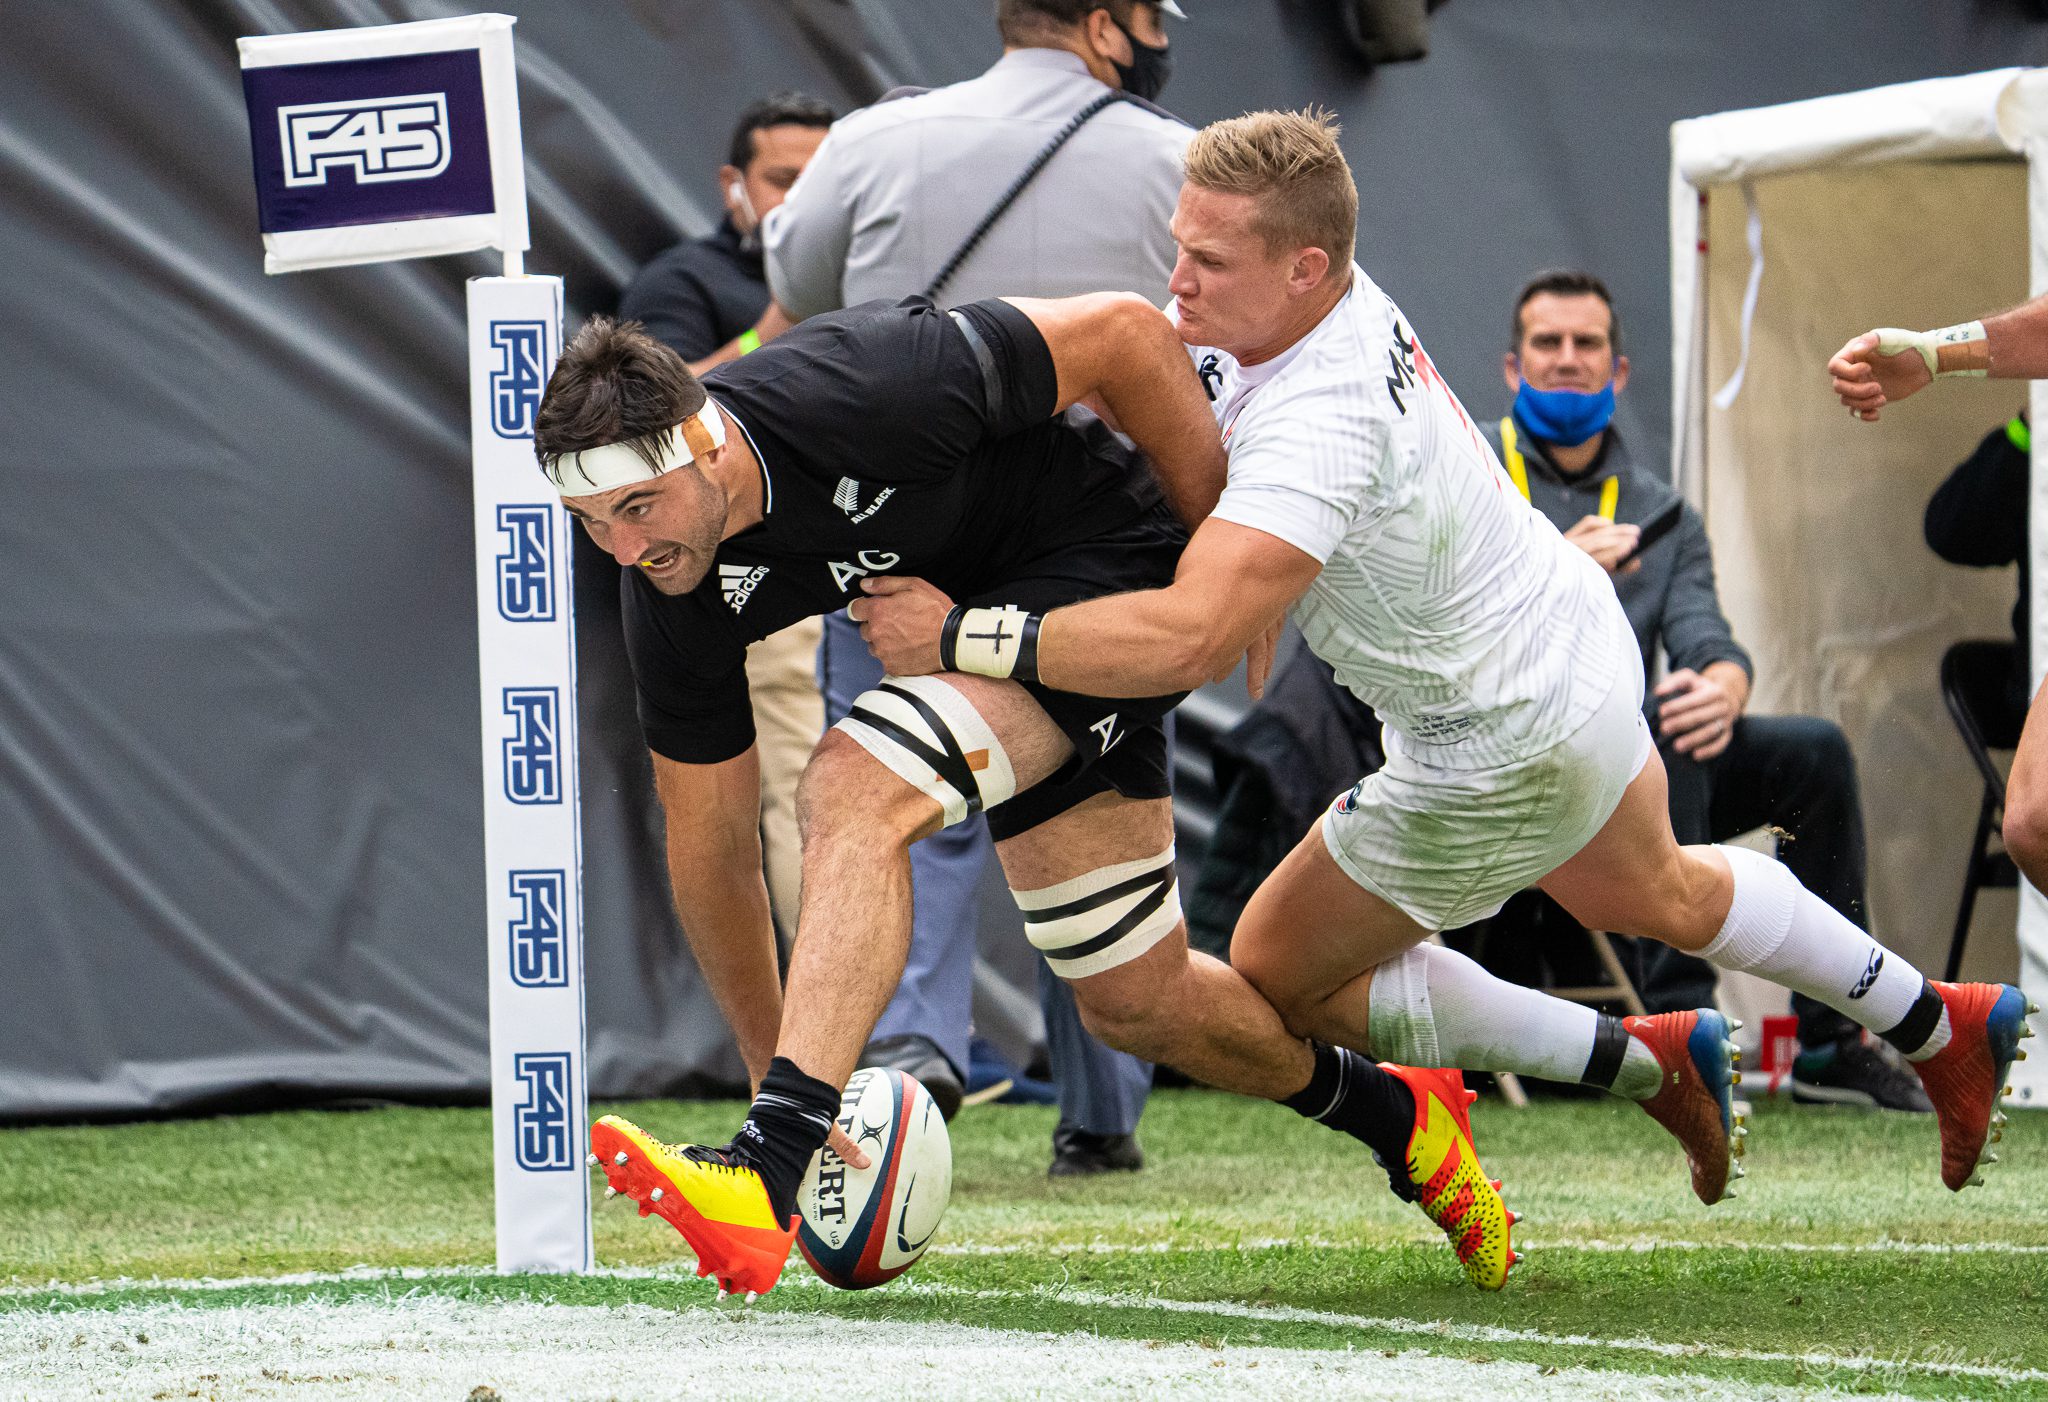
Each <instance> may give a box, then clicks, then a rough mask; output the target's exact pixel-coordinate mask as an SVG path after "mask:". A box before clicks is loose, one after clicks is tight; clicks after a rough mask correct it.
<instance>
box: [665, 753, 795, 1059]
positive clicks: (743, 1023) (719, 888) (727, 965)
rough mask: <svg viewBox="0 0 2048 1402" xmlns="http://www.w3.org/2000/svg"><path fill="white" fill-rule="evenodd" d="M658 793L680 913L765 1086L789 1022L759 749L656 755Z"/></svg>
mask: <svg viewBox="0 0 2048 1402" xmlns="http://www.w3.org/2000/svg"><path fill="white" fill-rule="evenodd" d="M654 792H655V794H656V796H657V797H659V798H660V800H661V810H662V813H663V815H664V816H665V817H666V818H667V820H668V840H667V848H668V878H669V888H670V890H671V891H672V892H673V893H674V896H675V903H676V914H677V915H678V916H679V917H681V920H682V925H683V934H684V936H685V937H686V938H687V939H688V940H689V942H690V952H691V953H692V954H694V955H696V957H697V967H698V968H700V969H701V970H703V973H704V981H705V982H706V983H708V984H709V985H711V996H712V997H713V998H714V999H716V1000H717V1002H718V1010H719V1011H720V1012H722V1013H724V1014H725V1020H726V1022H727V1023H728V1024H729V1025H730V1026H731V1027H732V1032H733V1036H734V1038H735V1039H736V1040H737V1041H738V1042H739V1049H740V1059H741V1060H742V1061H744V1062H745V1063H746V1066H747V1078H748V1080H749V1081H750V1082H752V1083H753V1084H755V1085H759V1084H760V1082H761V1077H762V1076H764V1075H766V1074H767V1072H768V1062H769V1061H770V1059H772V1058H773V1057H774V1055H775V1038H776V1035H777V1033H778V1031H779V1030H780V1028H781V1026H782V977H781V974H780V973H779V972H778V971H777V969H776V964H775V926H774V923H773V921H772V919H771V917H770V916H769V913H768V887H767V884H766V883H765V882H764V881H763V880H762V878H761V766H760V760H759V757H758V756H757V754H756V752H755V750H754V747H753V746H751V745H749V746H748V747H747V749H746V751H745V753H743V754H739V755H735V756H734V757H733V758H731V759H729V760H725V761H723V762H722V763H719V764H681V763H678V762H677V761H675V760H672V759H669V758H667V757H666V756H664V755H660V754H656V755H655V756H654Z"/></svg>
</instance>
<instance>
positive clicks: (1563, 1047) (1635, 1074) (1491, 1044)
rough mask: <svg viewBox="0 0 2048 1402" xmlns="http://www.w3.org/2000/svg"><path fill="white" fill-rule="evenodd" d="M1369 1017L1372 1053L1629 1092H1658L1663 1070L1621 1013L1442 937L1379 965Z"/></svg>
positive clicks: (1407, 1062)
mask: <svg viewBox="0 0 2048 1402" xmlns="http://www.w3.org/2000/svg"><path fill="white" fill-rule="evenodd" d="M1367 1019H1368V1021H1367V1031H1368V1032H1369V1034H1370V1039H1371V1042H1372V1048H1371V1051H1372V1055H1373V1056H1375V1057H1377V1058H1379V1059H1380V1060H1382V1061H1394V1062H1399V1063H1401V1064H1402V1065H1404V1066H1459V1067H1463V1068H1464V1069H1466V1070H1468V1071H1512V1072H1514V1073H1515V1074H1516V1075H1519V1076H1541V1077H1543V1078H1544V1079H1545V1080H1551V1081H1586V1082H1588V1084H1593V1085H1599V1086H1600V1087H1601V1088H1602V1089H1606V1090H1612V1091H1613V1092H1614V1093H1615V1094H1617V1095H1623V1096H1627V1097H1628V1098H1629V1099H1630V1100H1647V1099H1648V1098H1649V1097H1651V1096H1652V1095H1655V1094H1656V1093H1657V1087H1658V1084H1659V1082H1660V1080H1661V1077H1662V1072H1661V1071H1660V1070H1659V1069H1658V1066H1657V1058H1656V1057H1655V1056H1654V1055H1653V1054H1652V1053H1651V1051H1650V1049H1649V1048H1648V1047H1646V1046H1644V1045H1643V1044H1642V1043H1641V1042H1639V1041H1637V1040H1636V1039H1635V1038H1634V1037H1631V1036H1628V1035H1627V1034H1626V1033H1624V1032H1622V1031H1621V1024H1620V1020H1619V1019H1617V1018H1611V1017H1610V1018H1604V1019H1603V1018H1602V1016H1601V1015H1600V1014H1599V1013H1596V1012H1594V1011H1593V1010H1592V1009H1591V1008H1588V1007H1582V1006H1581V1005H1579V1004H1577V1003H1567V1002H1566V1001H1565V1000H1564V999H1562V998H1553V997H1551V996H1550V995H1549V994H1547V993H1539V992H1537V991H1536V990H1535V989H1533V988H1523V987H1522V986H1521V985H1519V984H1513V983H1509V982H1507V981H1506V980H1504V979H1497V978H1495V977H1494V976H1493V975H1492V974H1489V973H1488V972H1486V970H1484V969H1482V968H1481V967H1479V965H1477V964H1475V963H1474V962H1472V960H1470V959H1467V958H1466V957H1465V956H1464V955H1462V954H1460V953H1458V952H1457V951H1456V950H1451V949H1445V948H1443V947H1442V946H1440V945H1433V944H1418V945H1416V946H1415V947H1414V948H1413V949H1411V950H1409V951H1408V952H1407V953H1405V954H1401V955H1397V956H1395V957H1394V958H1392V959H1389V960H1388V961H1387V962H1386V963H1384V964H1381V965H1380V966H1379V967H1378V968H1376V969H1374V970H1373V974H1372V1001H1371V1006H1370V1008H1369V1010H1368V1013H1367ZM1603 1024H1606V1025H1605V1026H1603ZM1596 1047H1598V1048H1599V1049H1600V1053H1601V1055H1600V1057H1599V1059H1598V1060H1596V1058H1595V1049H1596ZM1589 1072H1590V1073H1591V1075H1590V1077H1589Z"/></svg>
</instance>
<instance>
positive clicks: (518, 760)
mask: <svg viewBox="0 0 2048 1402" xmlns="http://www.w3.org/2000/svg"><path fill="white" fill-rule="evenodd" d="M504 709H505V714H506V715H508V716H510V717H511V718H512V733H511V734H510V735H508V736H506V737H505V742H504V747H503V748H504V766H505V798H506V801H507V802H510V803H517V804H521V805H534V804H542V803H560V802H561V801H562V761H561V754H560V751H559V749H558V747H557V739H556V737H557V736H558V735H559V734H560V728H559V725H558V721H557V717H558V716H559V715H560V713H561V691H560V689H559V688H556V687H552V686H508V687H506V688H505V691H504Z"/></svg>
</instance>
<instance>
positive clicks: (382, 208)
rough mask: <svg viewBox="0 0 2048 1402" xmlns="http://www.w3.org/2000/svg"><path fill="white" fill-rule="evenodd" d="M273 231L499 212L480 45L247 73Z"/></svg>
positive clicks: (268, 225) (266, 227)
mask: <svg viewBox="0 0 2048 1402" xmlns="http://www.w3.org/2000/svg"><path fill="white" fill-rule="evenodd" d="M242 89H243V92H244V95H245V96H246V97H247V99H248V104H249V137H250V142H251V144H252V146H253V147H254V150H253V152H252V154H253V155H254V157H255V164H256V204H257V213H258V222H259V223H260V224H261V226H262V229H263V231H264V232H265V233H273V234H274V233H291V232H296V231H300V230H305V229H331V228H338V227H342V226H345V225H352V224H377V223H386V222H391V221H395V220H403V219H437V218H444V217H451V216H461V215H471V214H492V213H495V212H496V197H495V195H494V193H493V191H492V187H491V148H490V133H489V131H488V129H487V128H486V125H485V118H484V90H483V68H482V65H481V63H480V61H479V59H478V57H477V51H476V50H475V49H474V48H469V49H451V50H447V51H445V52H441V53H426V54H400V55H394V56H391V57H387V58H363V59H343V60H339V61H336V62H330V63H297V64H277V65H272V66H268V67H257V68H245V69H243V70H242Z"/></svg>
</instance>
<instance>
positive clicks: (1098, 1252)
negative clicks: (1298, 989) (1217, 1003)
mask: <svg viewBox="0 0 2048 1402" xmlns="http://www.w3.org/2000/svg"><path fill="white" fill-rule="evenodd" d="M1437 1242H1438V1238H1436V1237H1434V1236H1416V1237H1414V1238H1412V1240H1410V1241H1406V1242H1404V1243H1402V1244H1411V1245H1416V1246H1427V1245H1434V1244H1437ZM1363 1244H1364V1243H1361V1242H1356V1241H1348V1242H1347V1241H1337V1240H1334V1239H1333V1238H1330V1237H1246V1238H1244V1239H1243V1240H1241V1241H1231V1242H1172V1241H1153V1242H1125V1241H1079V1242H1016V1241H1006V1242H942V1243H940V1244H939V1245H936V1246H934V1247H932V1248H931V1250H930V1254H931V1255H933V1256H1018V1255H1033V1256H1073V1255H1091V1256H1170V1255H1176V1254H1179V1253H1182V1252H1190V1253H1193V1252H1216V1251H1266V1250H1271V1249H1273V1248H1276V1247H1282V1246H1306V1247H1311V1248H1314V1249H1317V1250H1324V1251H1332V1250H1346V1249H1350V1248H1354V1247H1357V1246H1360V1245H1363ZM1515 1246H1516V1248H1517V1249H1520V1250H1527V1251H1590V1252H1609V1253H1615V1254H1626V1255H1642V1254H1645V1253H1648V1252H1652V1251H1783V1252H1790V1253H1794V1254H1798V1253H1802V1252H1803V1253H1811V1254H1815V1255H1827V1256H1862V1255H1877V1256H1883V1255H1915V1256H1917V1255H1925V1256H1975V1255H1986V1256H2048V1246H2025V1245H2019V1244H2016V1243H2012V1242H2003V1241H1959V1242H1947V1241H1889V1240H1878V1241H1866V1242H1810V1241H1660V1240H1657V1239H1655V1238H1652V1239H1650V1240H1648V1241H1600V1240H1588V1241H1544V1240H1541V1239H1538V1240H1536V1241H1534V1242H1531V1243H1527V1244H1526V1245H1525V1243H1524V1242H1523V1241H1522V1240H1521V1239H1520V1238H1519V1237H1517V1238H1516V1241H1515Z"/></svg>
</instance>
